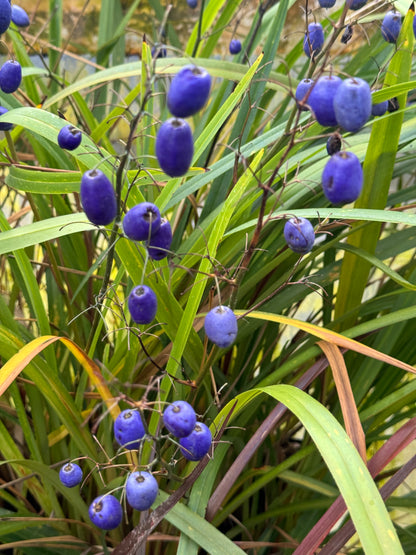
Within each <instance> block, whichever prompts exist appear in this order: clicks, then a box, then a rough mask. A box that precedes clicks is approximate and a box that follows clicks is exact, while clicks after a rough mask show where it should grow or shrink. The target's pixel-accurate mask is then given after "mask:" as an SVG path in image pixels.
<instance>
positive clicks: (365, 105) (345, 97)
mask: <svg viewBox="0 0 416 555" xmlns="http://www.w3.org/2000/svg"><path fill="white" fill-rule="evenodd" d="M334 110H335V117H336V120H337V123H338V125H340V126H341V127H342V128H343V129H345V130H346V131H351V132H352V133H355V132H356V131H359V130H360V129H361V127H362V126H363V125H364V124H365V123H366V122H367V121H368V119H369V117H370V115H371V89H370V85H369V84H368V83H367V81H364V79H360V78H359V77H353V78H351V79H346V80H345V81H343V82H342V83H341V85H340V86H339V87H338V89H337V92H336V93H335V97H334Z"/></svg>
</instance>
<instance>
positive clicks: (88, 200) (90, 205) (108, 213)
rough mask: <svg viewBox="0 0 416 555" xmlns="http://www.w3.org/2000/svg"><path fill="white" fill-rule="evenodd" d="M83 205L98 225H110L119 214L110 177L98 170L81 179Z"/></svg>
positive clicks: (93, 221)
mask: <svg viewBox="0 0 416 555" xmlns="http://www.w3.org/2000/svg"><path fill="white" fill-rule="evenodd" d="M80 194H81V204H82V208H83V209H84V212H85V214H86V215H87V218H88V219H89V220H90V222H92V223H93V224H96V225H108V224H110V223H111V222H112V221H113V220H114V218H115V217H116V213H117V201H116V194H115V192H114V188H113V185H112V183H111V181H110V180H109V179H108V177H107V176H106V175H105V174H104V173H103V172H102V171H101V170H98V169H95V170H88V171H86V172H85V173H84V174H83V176H82V179H81V189H80Z"/></svg>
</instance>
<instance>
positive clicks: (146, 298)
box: [127, 285, 157, 324]
mask: <svg viewBox="0 0 416 555" xmlns="http://www.w3.org/2000/svg"><path fill="white" fill-rule="evenodd" d="M127 304H128V307H129V312H130V314H131V317H132V320H133V321H134V322H136V324H150V322H152V321H153V320H154V318H155V316H156V311H157V298H156V295H155V293H154V291H153V289H150V287H148V286H147V285H137V286H136V287H135V288H134V289H133V290H132V291H131V293H130V295H129V298H128V300H127Z"/></svg>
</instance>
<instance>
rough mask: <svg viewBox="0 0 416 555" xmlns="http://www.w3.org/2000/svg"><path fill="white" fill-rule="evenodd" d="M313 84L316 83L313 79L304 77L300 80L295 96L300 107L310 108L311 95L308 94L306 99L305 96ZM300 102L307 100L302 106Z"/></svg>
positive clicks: (302, 108)
mask: <svg viewBox="0 0 416 555" xmlns="http://www.w3.org/2000/svg"><path fill="white" fill-rule="evenodd" d="M313 84H314V80H313V79H302V81H299V84H298V86H297V87H296V91H295V98H296V100H297V102H298V107H299V108H300V109H301V110H309V108H308V102H309V96H308V98H307V100H306V99H305V97H306V95H307V94H308V91H309V89H310V88H311V87H312V85H313ZM304 99H305V100H304ZM299 102H305V103H306V105H305V106H301V105H300V104H299Z"/></svg>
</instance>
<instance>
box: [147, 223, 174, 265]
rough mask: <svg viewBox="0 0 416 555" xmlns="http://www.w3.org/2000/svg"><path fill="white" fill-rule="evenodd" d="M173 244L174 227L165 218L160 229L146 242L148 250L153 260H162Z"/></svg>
mask: <svg viewBox="0 0 416 555" xmlns="http://www.w3.org/2000/svg"><path fill="white" fill-rule="evenodd" d="M171 244H172V228H171V227H170V223H169V222H168V220H167V219H166V218H163V219H162V222H161V224H160V227H159V229H158V230H157V231H155V233H152V236H151V237H150V241H147V242H146V247H147V252H148V253H149V256H150V258H152V259H153V260H162V258H165V257H166V256H167V255H168V252H169V249H170V246H171Z"/></svg>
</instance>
